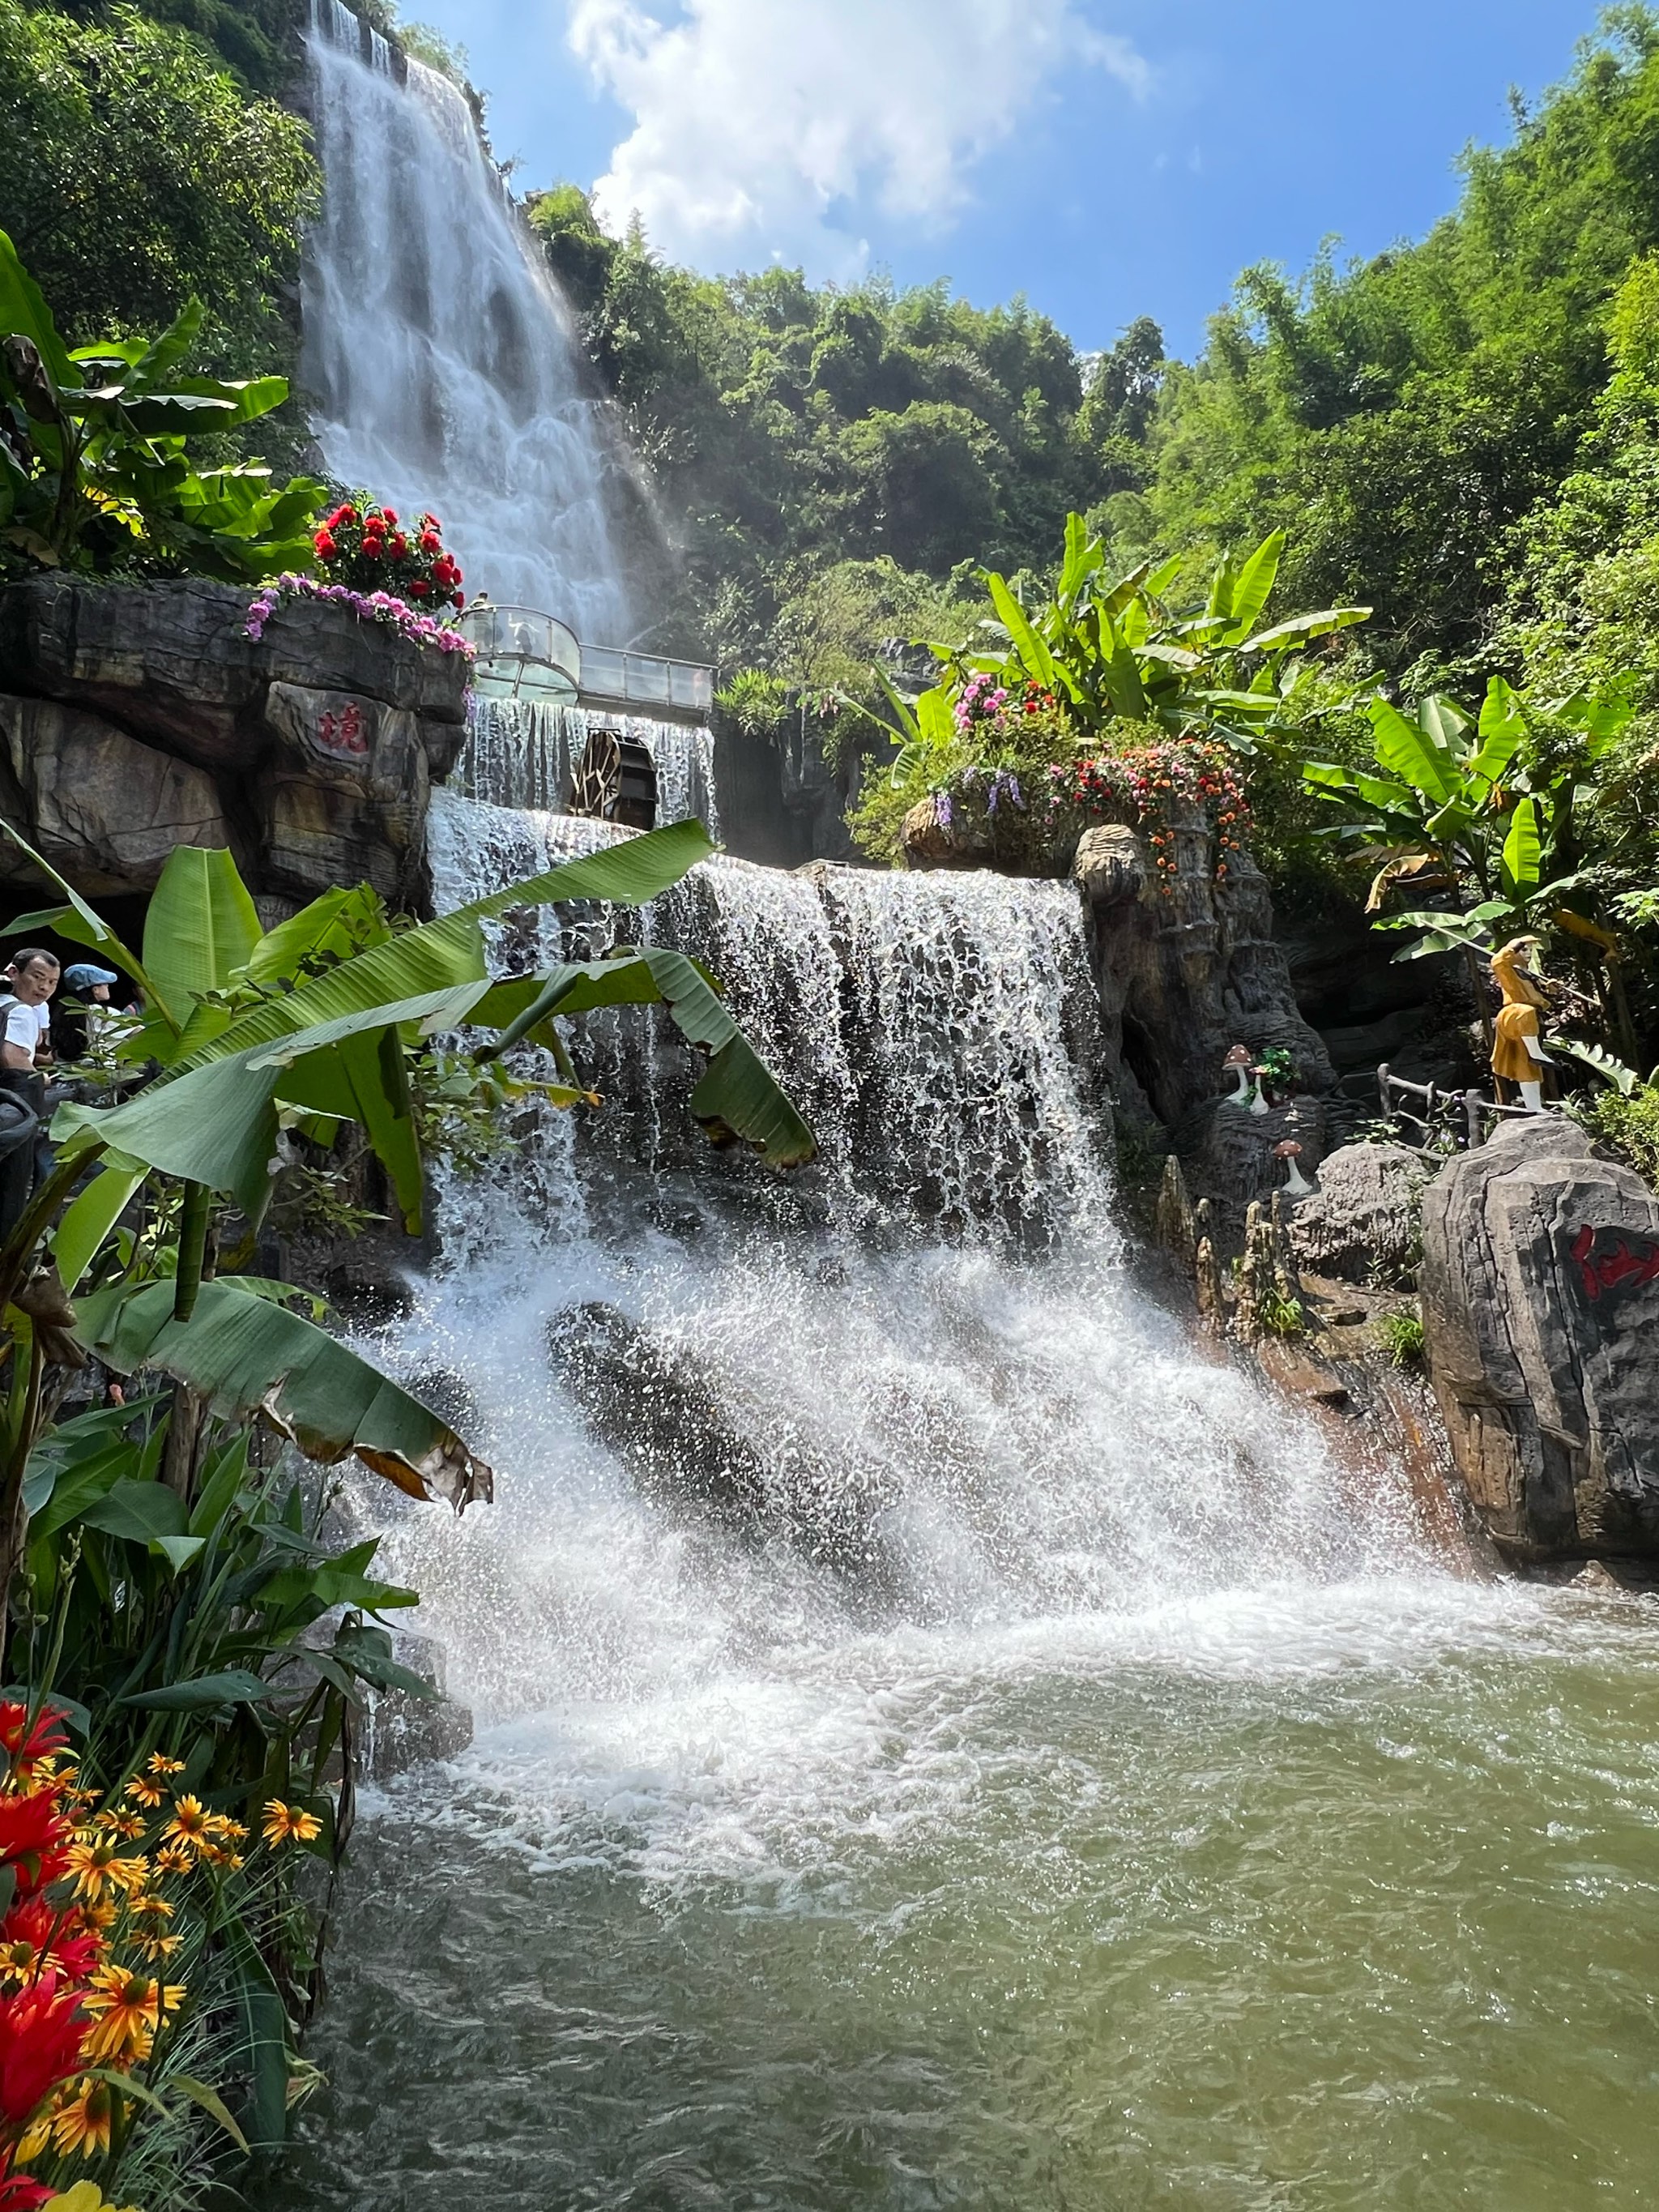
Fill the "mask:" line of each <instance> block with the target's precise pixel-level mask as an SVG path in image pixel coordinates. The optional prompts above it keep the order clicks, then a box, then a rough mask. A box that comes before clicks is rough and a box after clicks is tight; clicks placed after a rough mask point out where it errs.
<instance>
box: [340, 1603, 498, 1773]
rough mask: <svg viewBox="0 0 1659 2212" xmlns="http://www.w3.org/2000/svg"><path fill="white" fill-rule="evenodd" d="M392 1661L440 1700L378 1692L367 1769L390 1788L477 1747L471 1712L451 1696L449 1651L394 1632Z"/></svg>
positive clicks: (365, 1750)
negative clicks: (396, 1779)
mask: <svg viewBox="0 0 1659 2212" xmlns="http://www.w3.org/2000/svg"><path fill="white" fill-rule="evenodd" d="M392 1657H393V1658H394V1659H395V1660H396V1661H397V1662H398V1665H399V1666H400V1667H405V1668H408V1670H409V1672H410V1674H415V1675H418V1676H419V1678H420V1679H421V1680H422V1681H423V1682H428V1683H430V1685H431V1686H432V1688H433V1689H434V1690H435V1692H437V1695H436V1696H435V1697H432V1698H422V1697H417V1696H416V1693H415V1692H414V1691H412V1690H377V1691H376V1692H374V1696H373V1698H372V1699H371V1701H370V1705H369V1714H368V1727H367V1728H366V1729H365V1730H364V1733H363V1746H362V1765H363V1768H364V1771H366V1772H367V1773H368V1777H369V1778H370V1779H371V1780H373V1781H375V1782H389V1781H390V1780H391V1779H392V1776H393V1775H395V1774H406V1773H408V1771H409V1770H410V1767H412V1766H423V1765H426V1764H427V1762H428V1760H431V1759H454V1758H456V1757H458V1756H459V1753H462V1752H464V1751H465V1749H466V1747H467V1746H468V1744H470V1743H471V1741H472V1714H471V1709H470V1708H469V1707H468V1706H466V1705H459V1704H457V1702H456V1701H455V1699H453V1698H452V1697H451V1696H450V1695H449V1694H448V1686H447V1680H446V1673H447V1668H446V1664H445V1653H444V1647H443V1645H442V1644H440V1643H438V1642H436V1641H435V1639H434V1638H432V1637H430V1636H417V1635H416V1634H414V1633H413V1632H411V1631H410V1630H409V1629H406V1628H398V1629H394V1630H393V1631H392Z"/></svg>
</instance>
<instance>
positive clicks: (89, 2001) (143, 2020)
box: [82, 1966, 185, 2061]
mask: <svg viewBox="0 0 1659 2212" xmlns="http://www.w3.org/2000/svg"><path fill="white" fill-rule="evenodd" d="M184 1998H185V1991H184V1987H183V1985H182V1984H179V1983H167V1984H162V1983H161V1982H159V1981H157V1980H156V1978H155V1976H154V1975H153V1974H135V1973H133V1972H131V1971H130V1970H129V1969H128V1968H126V1967H124V1966H100V1967H99V1968H98V1970H97V1972H95V1973H94V1975H93V1978H92V1987H91V1989H90V1990H88V1992H87V1995H86V1996H85V1998H84V1999H83V2000H82V2002H84V2003H85V2006H86V2008H87V2010H88V2012H89V2013H90V2014H91V2015H92V2026H91V2027H89V2028H88V2031H87V2038H86V2041H85V2043H84V2044H83V2045H82V2051H84V2053H85V2055H86V2056H87V2057H88V2058H95V2059H99V2060H102V2061H108V2060H111V2059H122V2058H148V2057H149V2054H150V2049H151V2046H152V2045H153V2044H154V2043H155V2031H156V2029H157V2027H159V2026H160V2025H161V2017H162V2015H163V2014H165V2013H169V2012H177V2010H178V2009H179V2006H180V2005H181V2004H182V2003H183V2002H184Z"/></svg>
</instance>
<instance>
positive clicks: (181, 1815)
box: [161, 1797, 213, 1844]
mask: <svg viewBox="0 0 1659 2212" xmlns="http://www.w3.org/2000/svg"><path fill="white" fill-rule="evenodd" d="M212 1823H213V1815H212V1814H210V1812H209V1811H208V1809H207V1808H206V1807H205V1806H204V1804H203V1802H202V1801H201V1799H200V1798H199V1797H175V1798H174V1799H173V1818H172V1819H171V1820H169V1821H168V1822H167V1826H166V1827H164V1828H163V1829H162V1831H161V1833H162V1834H163V1835H164V1836H171V1837H174V1838H177V1840H178V1841H179V1843H181V1844H204V1843H205V1842H206V1841H207V1839H208V1838H209V1837H210V1835H211V1834H212V1832H213V1826H212Z"/></svg>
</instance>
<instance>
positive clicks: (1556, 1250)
mask: <svg viewBox="0 0 1659 2212" xmlns="http://www.w3.org/2000/svg"><path fill="white" fill-rule="evenodd" d="M1421 1292H1422V1307H1423V1323H1424V1330H1425V1339H1426V1343H1427V1350H1428V1357H1429V1371H1430V1375H1431V1380H1432V1382H1433V1385H1434V1389H1435V1394H1436V1395H1437V1398H1438V1400H1439V1402H1440V1407H1441V1410H1442V1412H1443V1415H1444V1418H1445V1422H1446V1427H1447V1431H1448V1432H1449V1436H1450V1438H1451V1443H1452V1449H1453V1451H1454V1453H1455V1457H1456V1462H1457V1465H1458V1468H1459V1469H1460V1471H1461V1473H1462V1477H1463V1480H1464V1482H1465V1483H1466V1485H1467V1486H1468V1491H1469V1494H1470V1496H1471V1498H1473V1500H1474V1504H1475V1506H1476V1508H1477V1509H1478V1510H1479V1511H1480V1515H1481V1516H1482V1518H1483V1520H1484V1521H1485V1522H1486V1527H1487V1528H1488V1529H1489V1530H1490V1532H1491V1534H1492V1538H1493V1540H1494V1541H1496V1542H1497V1543H1498V1545H1499V1546H1500V1547H1502V1548H1503V1549H1504V1551H1505V1552H1506V1553H1508V1554H1509V1555H1510V1557H1512V1558H1515V1559H1523V1560H1537V1559H1571V1558H1575V1557H1577V1558H1582V1557H1583V1556H1585V1555H1586V1554H1593V1555H1606V1556H1609V1557H1615V1558H1616V1557H1620V1556H1624V1557H1633V1558H1648V1559H1652V1558H1655V1557H1659V1195H1656V1194H1655V1193H1654V1192H1653V1191H1651V1190H1650V1188H1648V1186H1647V1185H1646V1184H1645V1183H1644V1182H1643V1181H1642V1179H1641V1177H1640V1176H1638V1175H1636V1174H1635V1173H1634V1172H1633V1170H1631V1169H1629V1168H1627V1167H1624V1166H1621V1165H1619V1164H1616V1163H1614V1162H1613V1161H1612V1160H1610V1159H1608V1158H1605V1157H1604V1156H1603V1155H1602V1154H1601V1153H1600V1152H1598V1150H1597V1148H1596V1146H1595V1144H1594V1143H1593V1142H1592V1140H1591V1139H1590V1138H1589V1136H1588V1135H1587V1134H1586V1133H1584V1131H1583V1130H1582V1129H1580V1128H1578V1127H1576V1126H1575V1125H1574V1124H1573V1123H1571V1122H1570V1121H1565V1120H1562V1119H1559V1117H1557V1116H1555V1115H1541V1116H1539V1117H1537V1118H1536V1119H1534V1120H1531V1121H1513V1122H1507V1123H1505V1124H1504V1125H1503V1126H1502V1127H1500V1128H1499V1129H1498V1131H1497V1133H1495V1134H1494V1135H1493V1136H1492V1138H1491V1139H1490V1140H1489V1141H1488V1142H1487V1143H1486V1145H1484V1146H1481V1147H1480V1149H1479V1150H1478V1151H1474V1152H1467V1153H1464V1154H1462V1156H1460V1157H1459V1158H1456V1159H1455V1160H1453V1161H1452V1162H1451V1163H1450V1164H1449V1165H1448V1166H1447V1167H1445V1168H1444V1169H1443V1170H1442V1171H1441V1172H1440V1174H1439V1175H1438V1176H1437V1177H1436V1179H1435V1181H1434V1182H1432V1183H1431V1184H1430V1186H1429V1188H1428V1190H1427V1192H1426V1194H1425V1199H1424V1208H1423V1267H1422V1282H1421Z"/></svg>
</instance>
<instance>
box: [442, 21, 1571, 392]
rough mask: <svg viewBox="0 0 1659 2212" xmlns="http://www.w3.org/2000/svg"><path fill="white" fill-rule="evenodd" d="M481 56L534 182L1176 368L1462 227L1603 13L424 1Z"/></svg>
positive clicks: (757, 251) (708, 243)
mask: <svg viewBox="0 0 1659 2212" xmlns="http://www.w3.org/2000/svg"><path fill="white" fill-rule="evenodd" d="M405 13H406V14H408V15H417V16H418V17H419V18H420V19H421V20H422V21H428V22H430V23H431V24H433V25H434V26H435V27H436V28H438V29H440V30H441V31H442V32H443V33H445V34H446V35H447V36H449V37H451V38H453V39H456V40H459V41H460V42H461V43H462V44H463V45H464V46H465V47H466V49H467V52H468V54H469V56H470V58H471V70H472V75H473V77H474V79H475V80H476V82H477V83H478V84H479V85H480V86H481V87H482V88H483V89H484V90H485V91H486V92H487V93H488V94H489V118H490V127H491V131H492V135H493V137H494V138H495V146H496V151H497V153H498V154H499V155H501V157H502V158H507V156H509V155H512V156H517V157H518V158H519V160H520V163H521V167H520V169H519V171H518V173H517V177H516V181H517V183H518V184H519V185H520V188H521V189H522V188H524V187H526V186H529V185H544V184H549V183H551V182H553V181H555V180H556V179H560V178H572V179H575V180H576V181H577V182H578V183H580V184H581V185H584V186H590V187H591V186H593V185H598V186H599V201H600V205H601V208H602V210H603V211H604V212H605V215H606V216H607V217H608V219H609V220H610V221H611V223H612V225H613V227H617V226H620V224H621V223H622V222H624V221H625V220H626V216H627V213H628V211H629V209H630V208H638V209H640V210H641V213H642V216H643V217H644V219H645V221H646V224H647V231H648V233H649V234H650V235H651V236H652V239H653V243H655V244H657V245H658V246H659V247H661V248H662V249H663V250H665V252H668V253H669V254H670V255H671V258H675V259H677V260H682V261H686V262H689V263H690V264H692V265H694V266H696V267H700V268H702V269H705V270H711V271H724V270H732V269H736V268H754V267H757V266H760V265H763V264H764V263H765V262H766V261H767V260H768V259H769V258H783V259H785V260H787V261H790V262H795V261H804V262H805V264H806V266H807V268H808V270H809V271H810V273H811V274H812V275H813V276H817V277H824V276H843V277H846V276H854V275H856V274H857V273H858V272H859V270H861V269H863V268H866V267H870V266H876V267H885V268H888V269H890V270H891V271H892V272H893V275H894V276H896V278H897V279H898V281H899V282H901V283H921V282H926V281H927V280H929V279H931V278H933V277H934V276H941V275H943V276H948V277H950V278H951V281H952V282H953V283H954V284H955V285H956V287H957V289H958V290H960V291H962V292H964V293H965V294H967V295H968V296H969V298H971V299H973V300H975V301H978V302H980V303H981V304H986V305H988V304H989V303H991V302H992V301H996V300H1001V299H1007V298H1009V297H1011V296H1012V295H1013V294H1015V293H1016V292H1024V294H1025V295H1027V297H1028V298H1029V299H1030V301H1032V303H1033V304H1034V305H1035V306H1037V307H1041V308H1042V309H1043V310H1044V311H1045V312H1046V313H1049V314H1051V315H1052V316H1053V317H1054V319H1055V320H1056V321H1057V322H1058V323H1059V324H1060V325H1061V327H1062V328H1063V329H1065V330H1066V331H1067V332H1068V333H1069V334H1070V335H1071V337H1073V339H1074V340H1075V341H1076V343H1078V344H1079V346H1082V347H1085V348H1091V347H1096V346H1100V345H1104V344H1109V343H1110V342H1111V340H1112V338H1113V337H1115V334H1116V332H1117V331H1119V330H1120V329H1121V327H1122V326H1123V325H1125V324H1126V323H1127V322H1128V321H1130V320H1131V319H1133V317H1134V316H1135V315H1137V314H1141V313H1147V314H1152V315H1153V316H1155V317H1157V318H1158V320H1159V321H1160V322H1161V323H1163V325H1164V329H1165V332H1166V337H1167V339H1168V342H1169V344H1170V348H1171V349H1172V350H1173V351H1176V352H1181V353H1190V352H1192V351H1193V350H1194V349H1196V348H1197V346H1198V345H1199V344H1200V343H1201V341H1202V335H1203V328H1204V321H1205V318H1206V315H1208V314H1209V313H1211V312H1212V310H1213V309H1214V308H1215V307H1218V306H1219V305H1220V304H1221V302H1222V301H1224V300H1225V297H1226V295H1227V291H1228V289H1229V286H1230V284H1231V280H1232V278H1233V276H1234V275H1235V274H1236V273H1237V270H1239V269H1241V268H1242V267H1243V266H1244V265H1245V264H1247V263H1248V262H1250V261H1255V260H1263V259H1273V260H1280V261H1283V262H1285V263H1287V264H1290V265H1291V266H1292V267H1294V268H1300V267H1302V266H1304V264H1306V263H1307V261H1308V260H1309V259H1310V257H1311V256H1312V254H1313V253H1314V252H1315V251H1316V248H1317V246H1318V245H1319V243H1320V240H1322V238H1323V237H1324V236H1326V235H1327V234H1330V233H1336V234H1340V238H1341V239H1342V240H1343V241H1344V250H1345V251H1347V252H1358V253H1370V252H1376V251H1377V250H1378V249H1380V248H1381V247H1383V246H1386V245H1388V244H1389V242H1390V241H1391V240H1395V239H1397V238H1400V237H1402V236H1411V235H1413V234H1417V233H1419V232H1420V231H1422V230H1423V229H1425V228H1426V227H1427V226H1428V225H1429V224H1430V223H1431V222H1433V221H1434V220H1435V218H1436V217H1437V216H1440V215H1442V214H1443V213H1445V212H1446V210H1448V209H1449V207H1450V206H1451V205H1452V204H1453V203H1454V201H1455V197H1456V191H1457V179H1456V176H1455V161H1456V158H1457V155H1458V153H1459V151H1460V149H1462V147H1463V145H1464V144H1465V143H1467V142H1468V140H1469V139H1471V138H1475V139H1480V140H1484V141H1487V142H1492V141H1502V140H1504V139H1505V138H1506V137H1508V135H1509V132H1510V112H1509V106H1508V101H1507V96H1506V95H1507V90H1508V88H1509V87H1510V85H1516V86H1519V87H1520V88H1522V91H1523V92H1524V93H1526V94H1528V95H1532V96H1535V95H1536V94H1538V93H1539V92H1541V90H1542V89H1543V88H1545V87H1546V86H1547V85H1548V84H1550V83H1552V82H1555V81H1556V80H1557V79H1558V78H1559V77H1560V76H1563V75H1565V72H1566V70H1568V68H1569V67H1570V66H1571V59H1572V53H1573V49H1574V46H1575V44H1576V42H1577V40H1579V39H1580V38H1581V37H1583V35H1585V33H1588V32H1589V30H1590V29H1591V28H1592V27H1593V26H1594V23H1595V15H1596V9H1595V5H1594V4H1591V0H1394V4H1392V5H1389V6H1387V7H1381V6H1355V5H1348V6H1346V7H1345V6H1342V5H1341V4H1340V0H1338V3H1337V4H1332V0H1322V4H1321V0H1278V4H1276V5H1273V6H1272V7H1256V8H1253V9H1241V8H1240V7H1238V6H1237V4H1234V5H1227V4H1224V0H1160V4H1159V5H1158V6H1156V7H1153V6H1149V5H1147V4H1146V0H1115V4H1111V3H1110V0H685V4H679V5H677V4H676V0H408V4H407V5H406V8H405Z"/></svg>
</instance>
